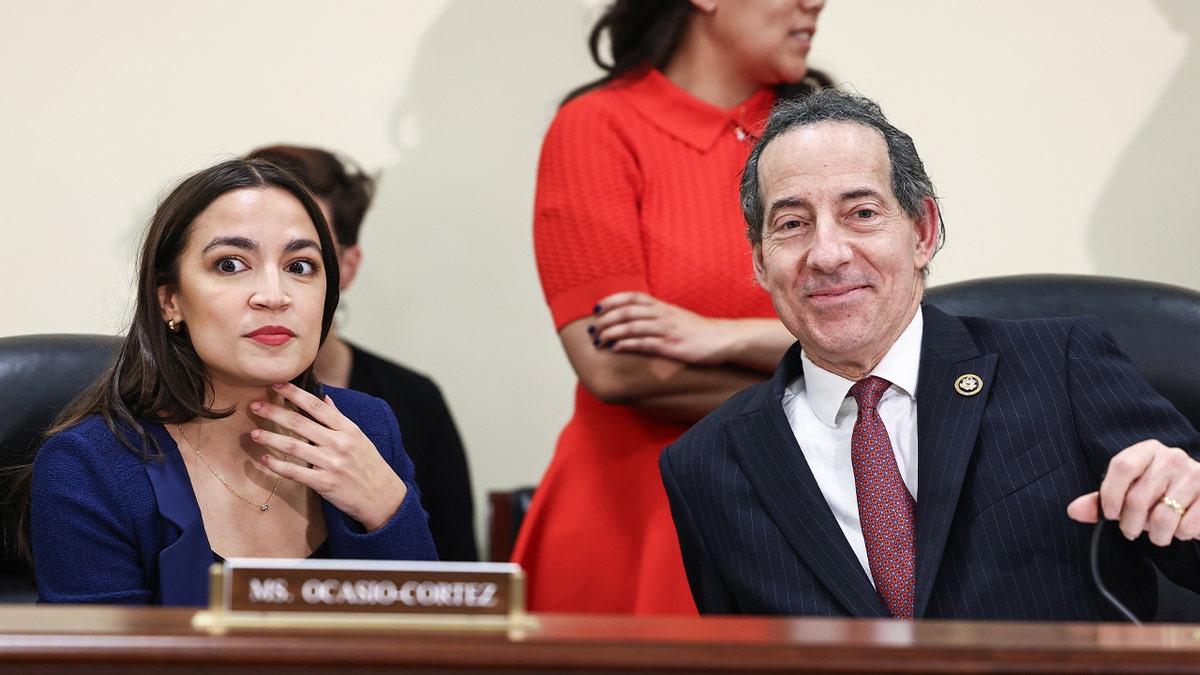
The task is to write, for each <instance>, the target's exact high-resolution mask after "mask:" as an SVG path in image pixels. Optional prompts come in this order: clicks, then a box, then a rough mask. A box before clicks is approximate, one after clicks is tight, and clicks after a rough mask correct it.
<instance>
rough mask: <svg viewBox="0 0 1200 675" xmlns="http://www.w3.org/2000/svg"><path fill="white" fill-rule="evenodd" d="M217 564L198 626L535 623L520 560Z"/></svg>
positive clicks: (516, 629) (506, 626)
mask: <svg viewBox="0 0 1200 675" xmlns="http://www.w3.org/2000/svg"><path fill="white" fill-rule="evenodd" d="M210 570H211V582H210V583H211V586H210V589H209V608H208V609H207V610H203V611H200V612H197V613H196V615H195V617H193V619H192V624H193V625H195V626H196V627H197V628H206V629H210V630H215V631H224V630H226V629H228V628H271V627H279V628H437V629H464V630H508V631H509V632H510V633H517V634H521V633H523V632H524V631H526V630H528V629H530V628H533V627H536V621H535V620H534V619H533V618H532V617H530V616H529V615H527V614H526V613H525V574H524V572H523V571H522V570H521V566H520V565H517V564H514V563H456V562H444V563H434V562H396V561H381V560H315V559H300V560H293V559H280V558H230V559H229V560H226V561H225V562H224V563H218V564H215V565H213V566H212V567H211V568H210Z"/></svg>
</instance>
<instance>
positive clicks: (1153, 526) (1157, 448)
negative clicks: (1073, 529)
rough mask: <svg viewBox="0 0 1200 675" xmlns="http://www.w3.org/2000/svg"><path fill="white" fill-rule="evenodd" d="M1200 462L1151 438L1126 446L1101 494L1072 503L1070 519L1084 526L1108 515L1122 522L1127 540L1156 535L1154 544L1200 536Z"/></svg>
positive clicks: (1111, 464)
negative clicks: (1143, 535)
mask: <svg viewBox="0 0 1200 675" xmlns="http://www.w3.org/2000/svg"><path fill="white" fill-rule="evenodd" d="M1198 498H1200V462H1197V461H1196V460H1194V459H1192V458H1191V457H1190V456H1189V455H1188V454H1187V453H1186V452H1184V451H1183V450H1181V449H1179V448H1169V447H1167V446H1165V445H1163V444H1162V443H1160V442H1158V441H1156V440H1153V439H1150V440H1145V441H1142V442H1141V443H1136V444H1134V445H1131V446H1129V447H1128V448H1125V449H1124V450H1122V451H1121V452H1118V453H1117V454H1116V455H1114V456H1113V458H1112V461H1110V462H1109V463H1108V473H1107V474H1106V475H1105V477H1104V482H1102V483H1101V484H1100V491H1099V492H1090V493H1088V494H1086V495H1083V496H1082V497H1079V498H1077V499H1075V500H1074V501H1072V502H1071V503H1070V504H1068V505H1067V515H1069V516H1070V517H1071V518H1072V519H1074V520H1078V521H1080V522H1084V523H1094V522H1096V520H1097V519H1098V516H1099V511H1100V506H1101V504H1103V507H1104V517H1105V518H1107V519H1108V520H1115V521H1118V524H1119V527H1120V528H1121V533H1122V534H1124V535H1125V538H1126V539H1131V540H1132V539H1136V538H1137V537H1139V536H1140V535H1141V534H1142V532H1148V533H1150V541H1151V542H1153V543H1154V544H1155V545H1157V546H1166V545H1167V544H1170V543H1171V540H1173V539H1179V540H1180V541H1188V540H1191V539H1196V538H1197V536H1198V535H1200V505H1198V504H1197V501H1198Z"/></svg>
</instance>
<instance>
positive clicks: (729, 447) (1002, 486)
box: [660, 305, 1200, 620]
mask: <svg viewBox="0 0 1200 675" xmlns="http://www.w3.org/2000/svg"><path fill="white" fill-rule="evenodd" d="M922 309H923V311H924V322H925V323H924V325H925V327H924V336H923V339H922V345H921V364H920V374H919V377H918V384H917V393H916V397H917V401H918V405H917V437H918V460H917V483H918V489H917V495H918V501H917V514H916V515H917V523H916V538H917V539H916V570H915V572H916V597H915V602H914V616H916V617H931V618H932V617H946V618H962V619H1015V620H1096V619H1118V618H1119V615H1118V614H1117V612H1116V611H1115V610H1113V609H1112V608H1110V607H1109V606H1108V605H1107V604H1106V603H1105V602H1104V600H1103V599H1102V598H1101V596H1100V594H1099V592H1098V591H1097V589H1096V588H1095V586H1094V584H1093V583H1092V580H1091V577H1090V575H1089V571H1088V570H1089V567H1088V547H1089V544H1090V537H1091V534H1092V529H1093V526H1091V525H1085V524H1080V523H1076V522H1075V521H1072V520H1071V519H1070V518H1068V517H1067V514H1066V506H1067V503H1068V502H1070V501H1071V500H1072V499H1074V498H1075V497H1077V496H1079V495H1082V494H1084V493H1086V492H1089V491H1092V490H1095V489H1096V487H1097V485H1098V483H1099V480H1100V477H1101V476H1102V475H1103V473H1104V471H1105V468H1106V467H1107V465H1108V461H1109V459H1110V458H1111V457H1112V455H1113V454H1114V453H1116V452H1118V451H1120V450H1121V449H1123V448H1125V447H1127V446H1129V445H1132V444H1133V443H1135V442H1137V441H1141V440H1144V439H1147V438H1157V439H1159V440H1161V441H1162V442H1164V443H1166V444H1167V445H1172V446H1179V447H1182V448H1184V449H1185V450H1187V451H1188V452H1189V453H1191V454H1192V455H1193V456H1197V452H1198V451H1200V436H1198V435H1197V433H1196V430H1195V429H1193V428H1192V427H1191V425H1190V424H1189V423H1188V421H1187V420H1186V419H1185V418H1184V417H1183V416H1182V415H1181V414H1180V413H1178V412H1177V411H1176V410H1175V409H1174V408H1173V407H1172V406H1171V404H1170V403H1168V402H1167V401H1166V400H1165V399H1163V398H1162V397H1161V396H1159V395H1158V394H1157V393H1156V392H1155V391H1154V390H1153V389H1152V388H1151V387H1150V386H1149V385H1148V384H1146V382H1145V381H1144V380H1143V379H1142V378H1141V376H1140V375H1139V374H1138V372H1137V370H1136V369H1135V368H1134V366H1133V365H1132V364H1131V363H1130V361H1129V360H1128V358H1127V357H1126V356H1125V355H1124V354H1123V353H1121V351H1120V350H1119V349H1118V347H1117V345H1116V344H1115V342H1114V341H1113V340H1112V338H1111V337H1110V336H1109V335H1108V334H1107V333H1106V332H1105V331H1104V330H1103V328H1101V326H1100V325H1099V322H1098V321H1096V320H1095V319H1092V318H1082V319H1051V320H1037V321H1021V322H1017V321H997V320H989V319H978V318H966V317H962V318H960V317H952V316H949V315H947V314H945V313H943V312H941V311H939V310H937V309H936V308H933V307H930V306H927V305H926V306H923V308H922ZM1198 339H1200V338H1198ZM799 357H800V350H799V345H794V346H793V347H792V349H791V350H790V351H789V352H788V354H787V355H786V356H785V357H784V359H783V361H782V362H781V363H780V366H779V369H778V370H777V371H776V373H775V376H774V378H773V379H771V380H770V381H768V382H766V383H764V384H761V385H757V386H755V387H751V388H750V389H748V390H746V391H743V392H741V393H739V394H737V395H735V396H733V397H731V398H730V399H729V400H728V401H727V402H726V403H725V404H724V405H722V406H721V407H720V408H718V409H717V410H716V411H714V412H713V413H712V414H710V415H709V416H707V417H706V418H704V419H703V420H702V421H701V422H699V423H698V424H697V425H696V426H695V427H693V428H692V429H691V430H690V431H688V432H687V433H686V434H684V435H683V436H682V437H681V438H680V439H679V440H678V441H676V442H675V443H674V444H672V445H670V446H668V447H667V448H666V450H665V451H664V452H663V454H662V457H661V458H660V468H661V470H662V475H663V481H664V484H665V486H666V489H667V494H668V497H669V499H670V504H671V513H672V516H673V517H674V520H675V525H676V529H677V531H678V535H679V541H680V545H681V548H682V552H683V558H684V565H685V567H686V569H687V574H688V581H689V583H690V585H691V588H692V593H693V595H694V597H695V599H696V604H697V606H698V607H699V609H700V611H701V612H706V613H743V614H788V615H818V616H856V617H886V616H889V614H888V612H887V610H886V608H885V607H884V605H883V601H882V600H881V599H880V597H879V595H878V593H876V592H875V589H874V587H873V586H872V584H871V582H870V580H869V579H868V577H867V575H866V573H865V572H864V570H863V569H862V566H861V565H860V564H859V562H858V558H856V557H855V555H854V553H853V552H852V551H851V549H850V546H849V544H848V543H847V541H846V537H845V535H844V534H843V533H842V530H841V529H840V528H839V526H838V524H837V522H836V521H835V520H834V517H833V514H832V512H831V511H830V509H829V506H828V504H827V503H826V501H825V498H824V496H823V495H822V493H821V490H820V488H819V487H818V486H817V483H816V480H815V479H814V478H813V475H812V472H811V471H810V470H809V468H808V464H807V463H806V462H805V459H804V455H803V453H802V452H801V451H800V447H799V445H798V444H797V442H796V438H795V435H794V434H793V433H792V429H791V427H790V426H789V424H788V421H787V418H786V417H785V415H784V412H783V407H782V403H781V400H782V396H783V392H784V388H785V386H786V385H787V383H788V382H790V381H791V380H793V379H794V378H795V377H798V376H802V372H803V371H802V368H801V366H800V358H799ZM968 373H973V374H975V375H978V376H979V377H980V378H982V380H983V390H982V391H981V392H980V393H979V394H977V395H974V396H963V395H961V394H959V393H957V392H956V391H955V388H954V383H955V381H956V380H957V379H958V377H959V376H960V375H964V374H968ZM1106 529H1107V533H1106V534H1107V535H1109V536H1107V537H1106V538H1105V540H1104V543H1103V547H1102V551H1101V553H1102V555H1101V565H1102V567H1103V574H1104V578H1105V580H1106V583H1107V584H1108V586H1109V588H1110V589H1113V590H1114V592H1115V593H1116V595H1117V596H1118V597H1120V598H1121V599H1122V600H1123V601H1125V602H1126V604H1127V605H1129V606H1130V607H1131V608H1132V609H1133V610H1134V611H1135V612H1136V613H1138V614H1139V615H1141V616H1151V615H1153V613H1154V611H1155V608H1156V602H1157V600H1156V595H1155V585H1156V580H1155V577H1154V573H1153V570H1152V569H1151V568H1150V566H1149V561H1150V560H1153V561H1154V562H1155V563H1157V564H1158V565H1159V567H1160V568H1161V569H1162V570H1163V571H1164V572H1166V573H1167V575H1168V576H1169V577H1171V578H1172V579H1173V580H1175V581H1176V582H1177V583H1180V584H1181V585H1184V586H1187V587H1189V588H1193V589H1200V549H1198V547H1197V545H1196V543H1195V542H1188V543H1182V544H1181V543H1179V542H1176V543H1175V544H1173V545H1172V546H1169V547H1167V548H1163V549H1160V548H1158V547H1154V546H1152V545H1150V544H1149V542H1148V541H1147V540H1146V538H1145V537H1144V536H1143V537H1142V538H1141V539H1139V540H1138V541H1135V542H1127V541H1126V540H1124V539H1123V538H1122V537H1120V535H1119V533H1118V532H1117V530H1116V527H1115V525H1110V526H1108V527H1107V528H1106Z"/></svg>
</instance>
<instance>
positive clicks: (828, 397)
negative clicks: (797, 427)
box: [800, 309, 925, 427]
mask: <svg viewBox="0 0 1200 675" xmlns="http://www.w3.org/2000/svg"><path fill="white" fill-rule="evenodd" d="M921 312H922V310H920V309H918V310H917V313H916V315H915V316H914V317H913V319H912V321H910V322H909V323H908V327H907V328H905V329H904V332H903V333H901V334H900V337H899V338H898V339H897V340H896V342H895V343H894V344H892V348H891V349H889V350H888V352H887V354H884V355H883V359H882V360H880V361H879V365H877V366H875V368H874V370H872V371H871V375H877V376H879V377H882V378H883V379H885V380H887V381H888V382H891V383H892V384H893V385H895V386H896V387H898V388H899V389H900V390H902V391H903V392H904V393H906V394H908V396H909V398H913V399H915V398H916V396H917V376H918V373H919V371H920V367H921V336H922V334H923V333H924V330H925V321H924V318H923V317H922V314H921ZM800 363H801V365H802V367H803V369H804V389H805V391H806V392H807V393H808V396H807V398H808V405H809V407H811V408H812V411H813V414H815V415H816V416H817V419H819V420H821V421H822V422H824V423H825V424H827V425H829V426H830V427H833V426H836V422H835V420H836V418H837V413H838V410H839V409H840V408H841V407H842V401H844V400H845V399H846V395H847V393H848V392H849V391H850V387H852V386H854V382H853V381H852V380H847V379H846V378H844V377H842V376H841V375H834V374H833V373H831V372H829V371H828V370H825V369H824V368H822V367H820V366H818V365H817V364H815V363H813V362H812V361H811V360H809V358H808V355H807V354H804V353H801V354H800Z"/></svg>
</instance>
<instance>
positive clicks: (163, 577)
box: [145, 425, 213, 605]
mask: <svg viewBox="0 0 1200 675" xmlns="http://www.w3.org/2000/svg"><path fill="white" fill-rule="evenodd" d="M147 429H148V431H149V432H150V434H151V435H152V436H154V438H155V439H156V440H158V443H159V446H160V447H161V448H162V450H163V454H162V457H160V458H157V459H152V460H150V461H148V462H146V465H145V466H146V474H147V475H148V476H149V477H150V485H151V487H153V488H154V499H155V501H156V502H157V505H158V513H159V515H161V516H162V517H163V518H164V519H166V520H167V521H169V522H170V523H171V524H172V525H174V526H175V527H177V528H179V531H180V533H179V539H177V540H176V541H175V542H174V543H172V544H171V545H169V546H167V547H166V548H164V549H163V550H162V552H161V553H159V556H158V578H159V597H160V600H161V601H162V604H164V605H204V604H206V603H207V602H208V567H209V565H210V564H212V562H213V551H212V545H211V544H209V542H208V534H207V533H205V531H204V521H203V519H201V517H200V505H199V504H197V503H196V494H195V492H194V491H193V490H192V482H191V480H190V479H189V478H188V472H187V466H185V465H184V463H183V456H182V455H180V454H179V447H178V446H177V445H175V441H174V439H172V438H171V435H170V434H169V433H167V430H166V429H164V428H163V427H161V426H157V425H153V426H151V425H147Z"/></svg>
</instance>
